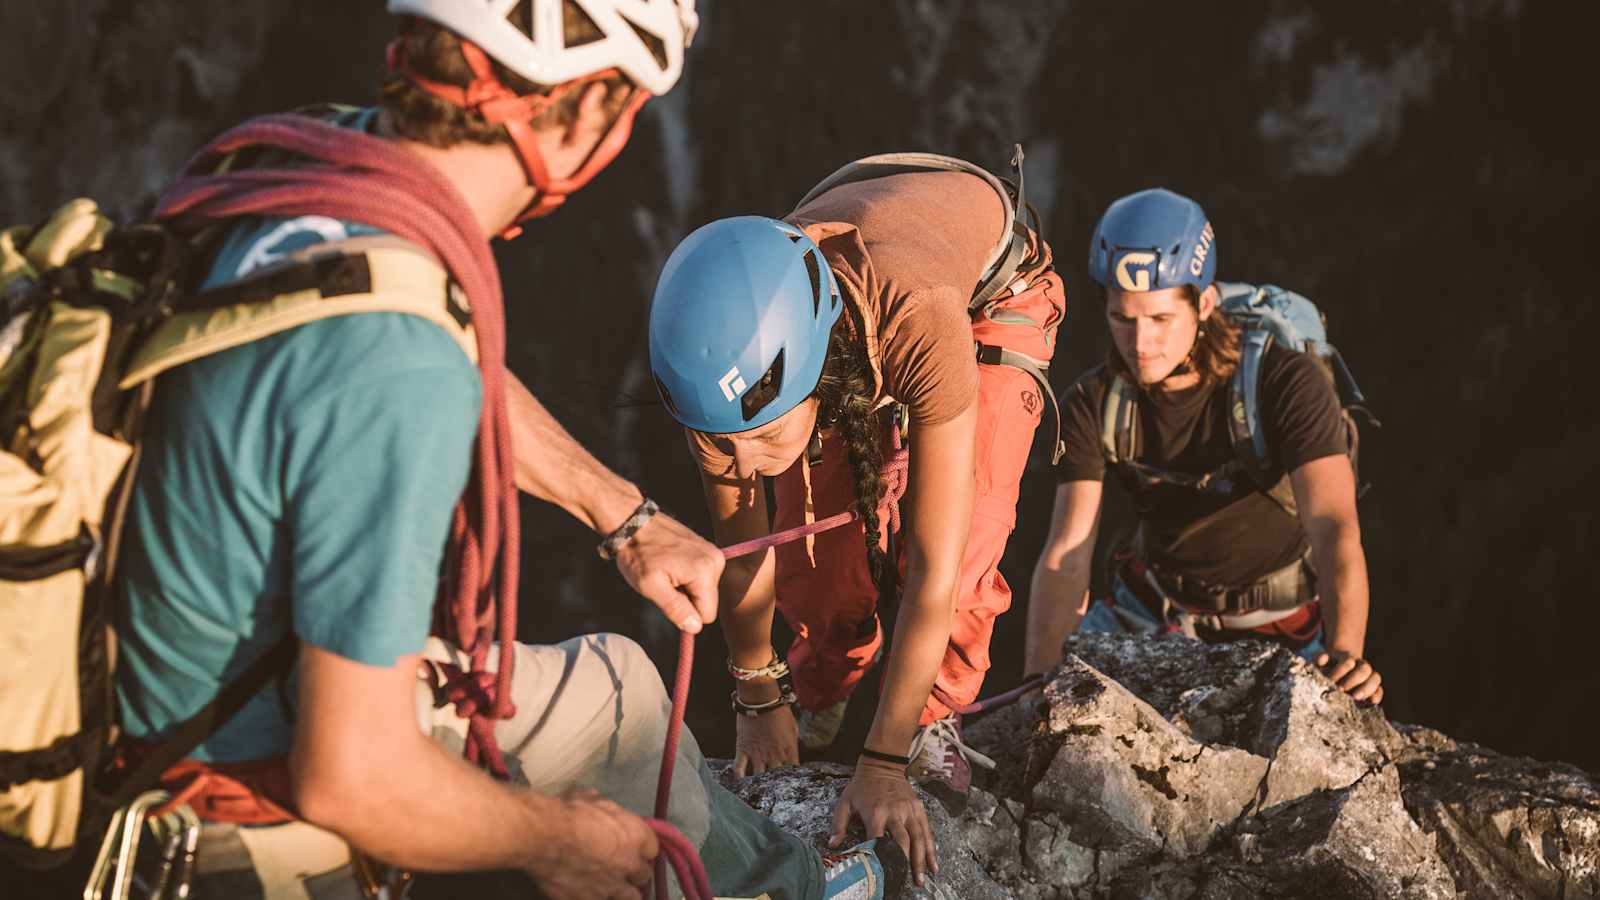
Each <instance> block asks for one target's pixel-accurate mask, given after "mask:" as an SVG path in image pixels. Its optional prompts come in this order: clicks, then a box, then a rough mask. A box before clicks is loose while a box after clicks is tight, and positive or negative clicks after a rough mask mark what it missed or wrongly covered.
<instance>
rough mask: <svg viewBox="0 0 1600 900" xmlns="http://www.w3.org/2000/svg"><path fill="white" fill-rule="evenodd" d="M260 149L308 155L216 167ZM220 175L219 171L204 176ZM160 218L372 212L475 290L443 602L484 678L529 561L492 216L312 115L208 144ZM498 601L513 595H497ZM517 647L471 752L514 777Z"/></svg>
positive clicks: (480, 708)
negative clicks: (470, 403) (485, 219)
mask: <svg viewBox="0 0 1600 900" xmlns="http://www.w3.org/2000/svg"><path fill="white" fill-rule="evenodd" d="M250 148H262V149H271V150H279V151H286V152H288V153H290V154H293V155H294V156H295V157H297V158H296V159H295V160H294V163H293V164H279V165H274V166H266V167H260V168H248V169H244V170H240V171H228V172H215V171H214V170H215V169H217V168H218V166H219V164H220V163H222V162H223V161H224V160H226V159H227V158H228V157H229V156H230V155H232V154H235V153H237V152H239V151H241V150H246V149H250ZM207 173H210V174H207ZM155 215H156V218H157V219H159V220H164V221H166V222H167V223H168V224H170V225H171V226H173V227H174V228H176V229H177V230H179V231H188V232H194V231H198V230H199V229H200V228H202V227H204V226H205V225H208V224H210V223H212V222H215V221H218V220H225V219H231V218H235V217H238V216H245V215H270V216H296V215H322V216H328V217H330V218H336V219H344V220H350V221H357V222H362V223H365V224H368V225H371V226H373V227H376V228H381V229H383V230H385V231H388V232H390V233H392V234H395V235H397V236H399V237H402V238H405V239H406V240H409V241H411V242H412V243H414V244H417V245H418V246H421V247H423V248H425V249H427V250H428V251H430V252H432V253H433V254H434V255H435V256H436V257H438V258H439V260H440V261H441V262H442V263H443V264H444V266H445V268H446V269H448V270H449V272H450V275H451V277H452V278H454V279H455V281H456V283H457V284H459V285H460V286H461V288H462V290H463V291H465V292H466V295H467V299H468V301H469V302H470V303H471V305H472V324H473V329H474V331H475V332H476V336H477V345H478V346H477V349H478V368H479V370H480V371H481V372H482V374H483V409H482V413H481V416H480V419H479V423H478V435H477V440H476V447H475V453H474V464H473V471H472V478H471V480H470V481H469V483H468V486H467V490H466V493H465V495H464V496H463V497H462V499H461V502H460V504H459V505H458V506H457V507H456V511H455V515H454V517H453V520H452V522H451V535H450V537H451V551H452V552H451V553H450V564H451V574H452V578H451V584H452V589H451V591H450V593H449V595H448V597H444V598H441V604H442V609H441V612H442V613H443V615H436V616H435V621H436V628H437V627H438V623H439V622H441V621H442V622H447V623H448V624H449V625H450V626H451V629H450V630H451V631H452V632H453V633H450V634H446V635H445V637H447V638H449V639H451V640H452V641H454V642H455V643H456V645H457V646H459V647H461V649H462V650H463V651H464V652H465V653H466V654H467V655H468V658H469V659H470V660H471V667H470V671H468V672H465V673H463V678H465V679H467V680H468V681H471V682H472V683H473V684H474V686H476V684H477V683H479V682H480V681H482V680H483V679H482V678H481V677H480V676H482V675H485V674H487V663H488V655H489V648H490V646H491V644H492V643H493V642H494V639H495V638H496V637H497V636H498V638H499V639H500V640H501V641H502V642H503V643H505V645H506V646H510V643H511V642H512V641H513V640H515V638H516V631H517V628H516V622H517V619H516V615H517V606H516V600H515V598H516V596H517V583H518V575H519V573H518V563H519V560H520V552H519V546H520V537H521V532H520V527H519V520H518V516H517V492H516V487H515V484H514V482H513V480H512V479H513V457H512V448H511V429H510V424H509V420H508V418H507V414H506V399H505V378H506V368H505V310H504V299H503V295H502V292H501V285H500V273H499V270H498V268H497V267H496V266H495V261H494V256H493V254H492V253H491V252H490V249H489V242H488V241H487V240H485V239H484V236H483V229H482V226H481V225H480V224H479V223H478V220H477V217H476V216H475V215H474V214H473V212H472V210H471V208H470V207H468V206H467V202H466V200H465V199H464V198H463V197H462V196H461V194H460V192H459V191H457V190H456V188H455V186H454V185H453V184H451V183H450V181H449V180H448V179H446V178H445V177H444V175H443V174H442V173H440V172H439V171H438V170H437V169H435V168H433V167H432V166H430V165H429V164H428V163H427V162H426V161H424V160H423V159H421V158H420V157H418V156H416V155H415V154H413V153H409V152H407V151H406V150H404V149H403V148H402V147H400V146H398V145H396V144H395V143H393V142H391V141H387V140H384V139H382V138H378V137H373V136H371V135H367V134H363V133H361V132H358V131H354V130H351V129H347V128H340V127H338V126H335V125H332V124H329V123H327V122H323V121H321V120H319V119H314V118H311V117H309V116H301V115H292V114H287V115H272V116H264V117H261V118H258V119H253V120H251V121H249V122H246V123H244V124H243V125H240V126H238V127H237V128H234V129H232V130H230V131H228V132H226V133H224V134H223V135H222V136H221V137H218V138H217V139H216V140H214V141H212V142H211V143H210V144H207V145H206V146H205V147H204V148H202V149H201V150H200V152H199V153H197V154H196V155H195V157H194V159H193V160H191V161H190V163H189V165H188V166H186V167H185V169H184V175H183V176H181V177H180V178H179V179H178V180H177V181H176V182H175V183H174V184H173V185H172V186H171V188H169V189H168V191H167V193H166V194H165V195H164V196H163V197H162V198H161V202H160V203H159V204H158V205H157V208H156V213H155ZM497 597H503V598H508V600H507V602H504V603H497V602H496V600H497ZM515 658H516V656H515V654H510V653H507V654H503V655H502V657H501V659H500V665H499V666H498V672H496V673H495V674H494V676H493V685H492V687H490V688H486V689H484V690H482V691H478V692H474V693H475V694H477V695H478V696H479V697H480V702H477V703H474V704H472V706H473V707H474V708H473V709H472V711H471V715H470V716H469V717H468V721H469V725H468V732H469V735H468V739H467V749H466V753H467V758H468V759H470V760H472V761H473V762H476V763H479V764H482V765H484V766H486V767H487V768H488V769H489V770H490V771H492V772H494V773H495V774H496V775H498V776H500V777H502V778H503V777H505V775H506V770H505V763H504V760H503V759H502V757H501V754H500V748H499V745H498V744H497V743H496V742H495V739H494V720H495V719H504V718H509V717H510V716H512V715H514V714H515V712H516V708H515V707H514V706H513V705H512V702H511V677H512V671H513V668H514V660H515Z"/></svg>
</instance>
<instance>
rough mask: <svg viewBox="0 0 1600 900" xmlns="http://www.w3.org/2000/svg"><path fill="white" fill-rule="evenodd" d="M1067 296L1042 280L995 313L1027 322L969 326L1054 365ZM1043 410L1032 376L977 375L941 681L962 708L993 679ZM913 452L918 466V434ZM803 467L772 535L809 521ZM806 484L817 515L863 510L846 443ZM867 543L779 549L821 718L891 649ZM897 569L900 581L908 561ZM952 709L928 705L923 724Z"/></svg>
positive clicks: (986, 339)
mask: <svg viewBox="0 0 1600 900" xmlns="http://www.w3.org/2000/svg"><path fill="white" fill-rule="evenodd" d="M1064 297H1065V290H1064V288H1063V287H1062V284H1061V279H1060V278H1059V277H1057V276H1056V275H1055V273H1054V272H1051V273H1048V274H1046V275H1044V276H1042V277H1040V278H1037V279H1036V280H1035V281H1034V283H1033V284H1032V285H1031V286H1030V287H1029V288H1027V289H1026V290H1024V291H1023V292H1022V293H1021V294H1019V295H1016V296H1013V297H1010V298H1007V299H1006V300H1003V301H1001V302H1000V303H999V304H998V305H997V306H996V307H995V308H994V309H993V310H991V315H992V316H997V317H999V318H1001V319H1002V320H1009V319H1011V318H1012V317H1013V315H1014V314H1020V317H1025V321H1023V320H1021V319H1020V318H1019V320H1017V321H999V322H997V321H994V320H993V319H992V318H989V317H983V316H980V317H978V319H977V320H976V321H975V322H974V323H973V329H972V332H973V339H974V340H975V341H979V342H982V343H984V344H990V345H995V346H1000V347H1004V348H1006V349H1008V350H1014V351H1017V352H1019V353H1024V354H1027V355H1028V356H1030V357H1033V358H1034V359H1036V360H1039V361H1040V362H1041V363H1048V362H1049V360H1050V357H1051V355H1052V353H1053V351H1054V329H1055V324H1056V321H1057V320H1059V319H1060V317H1061V311H1062V310H1063V309H1064V308H1065V306H1064ZM1046 402H1047V401H1045V398H1044V397H1043V396H1042V395H1041V393H1040V389H1039V384H1038V382H1037V381H1035V380H1034V378H1033V376H1032V375H1030V374H1028V373H1027V372H1024V371H1023V370H1021V369H1016V368H1012V367H1010V366H1004V365H980V366H978V398H977V403H978V431H977V465H976V476H977V501H976V504H975V506H974V508H973V513H972V524H971V528H970V531H969V532H968V535H967V546H966V550H965V551H964V553H963V557H962V563H961V575H960V582H959V585H958V588H957V595H956V614H955V619H954V621H953V623H952V625H951V630H950V644H949V646H948V647H947V648H946V650H945V655H944V661H943V662H942V663H941V664H940V666H939V675H938V678H937V680H936V682H935V684H936V685H937V686H938V687H939V689H940V690H941V691H943V692H944V694H945V695H946V696H948V697H949V698H950V699H952V700H954V701H955V702H957V703H970V702H972V701H973V700H975V699H977V696H978V691H979V689H980V688H982V687H983V677H984V673H986V672H987V671H988V670H989V639H990V637H991V635H992V634H993V632H994V619H995V617H996V616H998V615H1000V614H1001V613H1003V612H1005V611H1006V610H1007V609H1008V608H1009V607H1010V606H1011V587H1010V586H1009V585H1008V584H1006V580H1005V577H1004V576H1002V575H1001V574H1000V569H999V565H1000V557H1001V556H1002V555H1003V554H1004V553H1005V548H1006V540H1007V539H1008V538H1009V537H1010V536H1011V529H1012V527H1013V526H1014V525H1015V524H1016V515H1017V513H1016V510H1017V492H1018V486H1019V484H1020V482H1021V480H1022V471H1023V469H1024V468H1025V467H1026V466H1027V462H1028V449H1029V447H1030V446H1031V445H1032V443H1033V433H1034V430H1035V429H1036V428H1037V427H1038V425H1039V422H1040V421H1041V418H1042V413H1043V408H1044V406H1045V405H1046ZM1052 424H1053V423H1052ZM1052 433H1053V432H1052ZM910 446H911V450H910V452H911V455H912V457H913V458H914V457H915V456H916V452H917V450H916V433H915V431H914V430H913V432H912V434H911V444H910ZM807 465H808V463H807V461H806V459H805V458H804V457H802V458H801V459H800V460H798V461H796V462H795V464H794V465H793V466H790V467H789V469H788V470H787V471H785V472H784V473H783V474H782V475H780V476H778V478H777V479H776V484H775V485H774V487H775V494H776V498H777V510H776V516H775V521H774V523H773V529H774V530H780V529H785V528H792V527H794V526H797V525H801V524H804V522H805V499H806V485H805V482H806V480H807V479H806V475H807V474H808V473H806V472H804V471H803V469H804V468H805V467H806V466H807ZM809 476H810V477H809V480H810V482H811V497H812V503H813V509H814V511H815V516H816V518H823V517H825V516H830V515H833V514H834V513H836V512H840V511H842V510H846V509H850V508H851V507H852V506H853V505H854V504H855V496H856V493H855V478H854V476H853V475H852V473H851V471H850V466H849V464H848V462H847V461H846V457H845V448H844V442H843V440H842V439H841V438H839V437H837V436H824V438H823V442H822V461H821V462H820V463H818V464H817V465H816V466H813V467H811V468H810V472H809ZM878 519H879V522H880V523H881V526H880V527H881V529H882V530H883V531H884V532H887V531H888V529H889V515H888V511H887V505H885V506H883V507H880V508H879V510H878ZM863 534H864V533H863V530H862V525H861V524H860V523H859V522H857V523H852V524H850V525H846V526H843V527H840V528H835V529H833V530H831V531H825V532H823V533H821V534H819V535H817V536H816V537H815V538H814V543H812V542H807V541H794V542H791V543H788V544H784V545H782V546H779V547H778V548H777V550H776V552H777V594H778V609H779V611H780V612H781V613H782V614H783V617H784V620H785V621H787V622H788V623H789V626H790V628H792V629H793V630H794V632H795V640H794V643H793V645H791V646H790V648H789V653H788V662H789V668H790V670H791V671H792V672H793V676H794V686H795V692H796V694H797V695H798V697H799V701H800V705H801V706H802V707H804V708H806V709H811V710H820V709H823V708H825V707H827V706H829V705H831V704H834V703H837V702H838V701H840V700H843V699H844V698H845V697H848V696H849V695H850V692H851V691H852V690H854V689H855V686H856V685H857V684H858V683H859V682H860V681H861V678H862V676H863V675H864V674H865V673H866V669H867V667H868V666H869V665H870V664H871V662H872V659H873V657H874V656H875V655H876V654H877V652H878V648H879V646H880V645H881V644H882V643H883V634H882V630H881V627H880V625H879V622H878V616H877V603H878V590H877V586H876V585H874V584H873V581H872V576H871V573H870V571H869V570H868V567H867V550H866V543H865V538H864V536H863ZM902 545H903V542H902ZM899 562H900V566H901V570H900V573H899V578H900V579H901V580H902V582H903V580H904V577H905V568H904V567H905V557H904V555H903V554H902V555H900V560H899ZM949 712H950V709H949V707H947V706H945V705H944V704H943V703H941V702H940V701H939V700H937V699H935V698H934V697H933V696H929V698H928V701H927V704H926V705H925V706H924V707H923V710H922V721H921V724H924V725H925V724H927V723H929V722H931V721H933V720H934V719H937V718H940V717H942V716H944V715H946V714H948V713H949Z"/></svg>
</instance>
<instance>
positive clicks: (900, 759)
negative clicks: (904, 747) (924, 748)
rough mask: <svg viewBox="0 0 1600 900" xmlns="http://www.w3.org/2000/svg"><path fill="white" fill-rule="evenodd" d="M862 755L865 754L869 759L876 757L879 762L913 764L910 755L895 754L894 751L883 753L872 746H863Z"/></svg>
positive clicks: (900, 764) (901, 764)
mask: <svg viewBox="0 0 1600 900" xmlns="http://www.w3.org/2000/svg"><path fill="white" fill-rule="evenodd" d="M861 755H862V756H865V757H866V758H867V759H875V760H878V761H879V762H886V763H894V764H895V765H897V766H910V765H911V757H909V756H895V755H894V754H893V753H883V752H881V751H878V750H874V749H872V748H871V747H862V748H861Z"/></svg>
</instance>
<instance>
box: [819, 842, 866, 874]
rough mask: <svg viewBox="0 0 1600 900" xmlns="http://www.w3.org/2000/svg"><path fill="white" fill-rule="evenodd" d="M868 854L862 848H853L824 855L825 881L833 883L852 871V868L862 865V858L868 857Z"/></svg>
mask: <svg viewBox="0 0 1600 900" xmlns="http://www.w3.org/2000/svg"><path fill="white" fill-rule="evenodd" d="M866 854H867V851H866V850H863V849H861V848H860V847H852V848H850V849H849V850H841V851H839V852H838V853H824V854H822V878H823V880H824V881H832V880H834V879H835V878H838V877H839V876H840V875H843V874H844V873H845V872H848V871H850V869H851V867H852V866H856V865H860V864H861V862H862V857H864V856H866Z"/></svg>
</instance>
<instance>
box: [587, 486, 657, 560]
mask: <svg viewBox="0 0 1600 900" xmlns="http://www.w3.org/2000/svg"><path fill="white" fill-rule="evenodd" d="M660 511H661V507H659V506H657V505H656V502H655V501H654V500H651V499H650V498H649V497H646V498H644V502H643V503H641V504H639V508H638V509H635V510H634V511H633V515H631V516H629V517H628V518H627V519H625V520H623V522H622V524H621V525H618V526H617V530H616V531H613V532H611V533H610V534H608V535H606V539H605V540H603V541H601V542H600V546H598V547H596V548H595V552H597V553H599V554H600V558H601V559H616V557H617V553H619V552H620V551H621V550H622V548H623V547H625V546H627V544H628V542H629V541H631V540H633V536H634V535H636V534H638V533H639V529H641V528H643V527H644V523H646V522H648V521H650V519H651V518H652V517H654V516H655V514H656V513H658V512H660Z"/></svg>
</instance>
